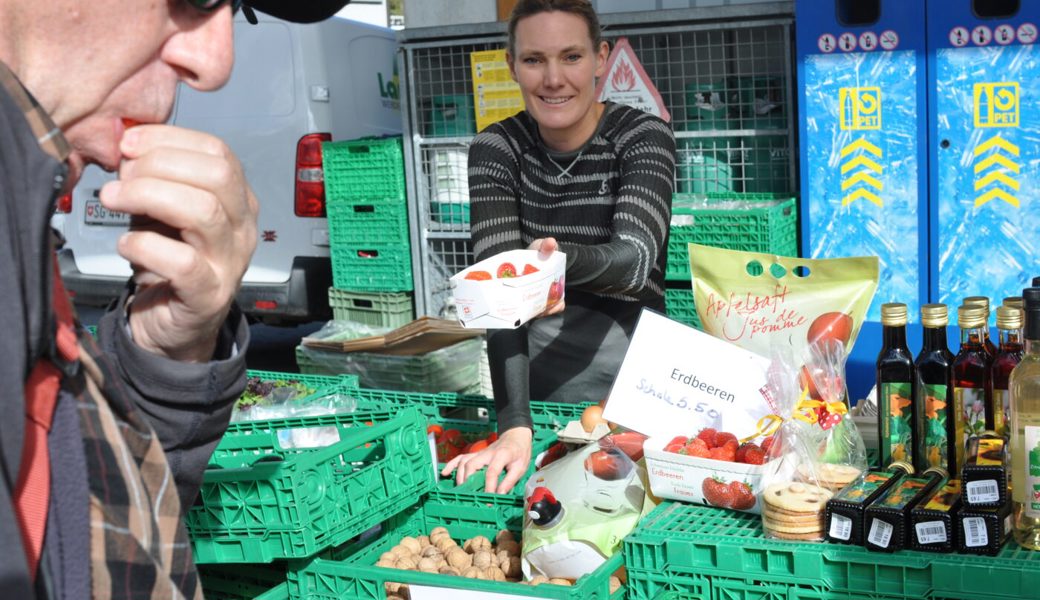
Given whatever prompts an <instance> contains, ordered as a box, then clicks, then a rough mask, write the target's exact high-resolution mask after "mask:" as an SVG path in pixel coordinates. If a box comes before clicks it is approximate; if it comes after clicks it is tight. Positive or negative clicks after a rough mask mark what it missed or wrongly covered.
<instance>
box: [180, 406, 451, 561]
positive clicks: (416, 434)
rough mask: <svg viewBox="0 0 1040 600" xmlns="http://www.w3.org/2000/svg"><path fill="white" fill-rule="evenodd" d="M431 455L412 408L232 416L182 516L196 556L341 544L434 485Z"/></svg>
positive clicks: (278, 554) (295, 553) (288, 552)
mask: <svg viewBox="0 0 1040 600" xmlns="http://www.w3.org/2000/svg"><path fill="white" fill-rule="evenodd" d="M432 460H433V459H432V455H431V454H430V446H429V444H428V443H427V440H426V420H425V418H423V417H422V416H421V415H420V413H419V411H418V410H417V409H415V408H411V407H399V406H394V407H388V406H386V405H374V404H372V403H364V404H363V405H362V406H359V408H358V410H356V411H354V412H351V413H337V414H331V415H323V416H313V417H295V418H285V419H273V420H268V421H248V422H236V423H232V424H231V425H229V426H228V429H227V432H226V433H225V435H224V437H223V438H222V439H221V441H220V443H219V444H218V446H217V448H216V450H215V451H214V453H213V457H212V458H211V459H210V465H209V467H207V469H206V471H205V473H204V475H203V482H202V487H201V489H200V490H199V498H198V501H197V502H196V503H195V505H194V506H192V507H191V508H190V509H189V510H188V512H187V514H186V515H185V524H186V526H187V529H188V532H189V534H190V536H191V538H192V544H193V550H194V556H195V561H196V562H197V563H199V564H208V563H225V564H226V563H270V562H272V561H276V560H281V559H301V558H309V557H311V556H314V555H315V554H316V553H318V552H321V551H322V550H325V549H328V548H332V547H334V546H338V545H340V544H343V543H345V542H347V541H348V540H350V539H352V538H353V537H354V536H357V535H359V534H361V533H362V532H364V531H366V530H368V529H369V528H371V527H373V526H374V525H377V524H379V523H380V522H382V521H385V520H386V519H388V518H390V517H392V516H394V515H396V514H397V513H399V512H400V511H402V510H404V509H406V508H407V507H408V506H409V505H411V504H412V503H414V502H415V499H416V498H418V497H420V496H422V495H424V494H425V493H427V492H428V491H430V489H432V487H433V484H434V475H433V469H432V467H431V464H432Z"/></svg>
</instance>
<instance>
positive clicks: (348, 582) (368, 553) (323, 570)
mask: <svg viewBox="0 0 1040 600" xmlns="http://www.w3.org/2000/svg"><path fill="white" fill-rule="evenodd" d="M450 512H452V509H451V507H448V506H441V507H439V508H438V509H437V513H436V514H438V515H439V516H434V513H428V512H427V511H426V508H425V506H421V507H420V506H416V507H415V508H414V511H409V512H408V513H402V514H401V515H399V516H398V517H396V518H394V519H391V520H390V521H388V522H387V523H385V524H384V527H383V533H382V534H381V535H380V536H379V537H378V538H376V539H374V540H366V541H365V542H359V543H358V544H355V545H351V546H347V547H345V548H343V549H340V550H337V551H336V552H334V553H329V555H327V556H326V555H323V556H320V557H318V558H315V559H314V560H312V561H311V562H310V563H308V564H306V565H305V566H303V567H302V568H298V569H291V570H290V572H289V592H290V593H291V594H292V597H293V598H314V599H318V598H322V599H325V598H328V599H332V598H337V599H340V600H383V599H384V598H385V597H386V592H385V591H384V585H385V584H386V583H387V582H399V583H408V584H413V585H425V586H433V587H440V588H449V589H459V590H468V591H473V592H484V593H487V594H494V593H498V594H512V595H515V596H528V597H536V598H547V599H554V600H555V599H558V600H622V599H623V598H625V587H624V586H622V587H621V588H619V589H618V590H617V591H615V592H614V593H613V594H611V593H610V576H611V575H612V574H613V573H614V571H616V570H617V569H618V568H619V567H621V566H622V564H623V561H622V555H621V553H620V552H619V553H617V554H616V555H614V556H613V557H611V558H610V559H609V560H607V562H606V563H604V564H603V565H602V566H601V567H600V568H598V569H596V570H595V571H593V572H592V573H590V574H588V575H586V576H584V577H582V578H581V579H579V580H578V581H577V582H576V583H575V585H574V586H558V585H548V584H544V585H539V586H536V587H532V586H528V585H523V584H519V583H509V582H501V581H487V580H481V579H467V578H463V577H457V576H453V575H440V574H433V573H423V572H419V571H401V570H397V569H388V568H384V567H376V566H374V565H375V564H376V561H378V560H379V556H380V555H381V554H382V553H383V552H386V551H388V550H389V549H390V548H392V547H393V546H394V545H396V544H397V542H398V541H399V540H400V539H401V538H402V537H404V536H406V535H411V536H416V535H425V534H428V533H429V532H430V530H432V529H433V528H434V527H439V526H445V527H448V531H449V532H450V533H451V536H452V537H453V538H454V539H455V540H456V541H458V542H460V543H461V542H463V541H464V540H466V539H468V538H470V537H473V536H477V535H483V536H487V537H488V538H489V539H494V537H495V534H496V533H498V531H499V529H500V528H499V527H498V524H497V523H496V522H486V523H481V522H479V521H477V519H476V518H475V516H474V515H473V511H472V508H471V507H468V506H458V507H455V508H454V513H455V516H456V519H457V520H458V521H460V522H458V523H453V522H452V521H453V520H456V519H453V517H452V515H450V514H445V513H450ZM512 531H513V534H514V535H515V536H516V538H517V539H520V532H519V531H518V530H512Z"/></svg>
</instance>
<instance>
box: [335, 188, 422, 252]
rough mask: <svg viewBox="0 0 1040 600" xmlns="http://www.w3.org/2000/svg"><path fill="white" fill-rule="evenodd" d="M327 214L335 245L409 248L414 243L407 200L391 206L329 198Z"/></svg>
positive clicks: (386, 203) (385, 203)
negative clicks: (410, 229)
mask: <svg viewBox="0 0 1040 600" xmlns="http://www.w3.org/2000/svg"><path fill="white" fill-rule="evenodd" d="M325 212H326V214H327V216H328V223H329V244H330V245H331V246H338V245H346V246H355V247H357V246H365V245H367V244H373V243H376V244H397V245H400V246H404V247H407V246H409V244H410V243H411V241H410V240H411V237H410V235H409V231H408V208H407V206H405V202H404V200H400V201H398V202H396V203H389V202H373V201H371V200H353V199H349V198H346V199H333V198H329V200H328V203H327V205H326V211H325Z"/></svg>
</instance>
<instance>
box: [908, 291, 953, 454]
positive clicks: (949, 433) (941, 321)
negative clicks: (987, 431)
mask: <svg viewBox="0 0 1040 600" xmlns="http://www.w3.org/2000/svg"><path fill="white" fill-rule="evenodd" d="M947 323H948V318H947V313H946V305H945V304H925V305H924V306H922V307H921V325H922V326H923V328H924V332H923V333H924V343H923V344H922V346H921V352H919V353H918V355H917V359H916V360H915V361H914V398H916V399H917V402H915V403H914V406H913V409H914V421H916V422H917V431H918V432H919V434H920V435H918V437H917V440H916V445H915V447H914V469H915V470H916V471H917V472H921V473H923V472H924V471H926V470H927V469H928V468H929V467H942V468H944V469H946V470H947V471H948V472H950V473H957V472H958V465H957V451H956V447H955V446H954V445H953V440H954V426H955V424H956V418H955V417H956V414H955V413H954V412H953V353H952V352H950V349H949V347H948V346H947V345H946V325H947Z"/></svg>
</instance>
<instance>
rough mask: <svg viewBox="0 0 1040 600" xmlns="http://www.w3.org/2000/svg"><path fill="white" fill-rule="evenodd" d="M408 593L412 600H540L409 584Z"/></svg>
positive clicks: (512, 595) (529, 597)
mask: <svg viewBox="0 0 1040 600" xmlns="http://www.w3.org/2000/svg"><path fill="white" fill-rule="evenodd" d="M408 592H409V593H410V594H411V598H412V600H483V599H485V598H490V599H492V600H531V598H536V599H537V598H538V596H517V595H515V594H496V593H494V592H482V591H477V590H461V589H458V588H440V587H429V586H425V585H415V584H408Z"/></svg>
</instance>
